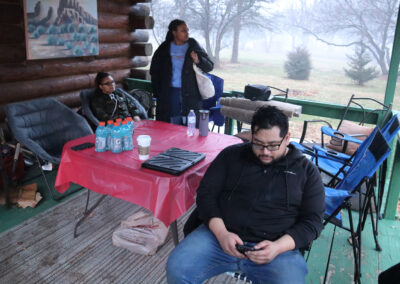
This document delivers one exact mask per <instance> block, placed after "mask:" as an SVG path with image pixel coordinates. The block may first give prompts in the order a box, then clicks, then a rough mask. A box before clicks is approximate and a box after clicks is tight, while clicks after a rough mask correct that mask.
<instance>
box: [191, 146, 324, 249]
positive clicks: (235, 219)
mask: <svg viewBox="0 0 400 284" xmlns="http://www.w3.org/2000/svg"><path fill="white" fill-rule="evenodd" d="M197 207H198V211H199V216H200V219H202V220H203V222H204V223H205V224H208V221H209V220H210V219H211V218H212V217H220V218H222V219H223V221H224V223H225V226H226V227H227V229H228V231H230V232H233V233H236V234H238V235H239V237H240V238H241V239H242V240H243V241H249V242H260V241H262V240H270V241H274V240H276V239H278V238H279V237H281V236H282V235H284V234H289V235H290V236H291V237H292V238H293V239H294V241H295V244H296V248H302V247H305V246H307V244H309V243H310V242H311V241H312V240H314V239H316V238H317V237H318V235H319V234H320V232H321V230H322V227H323V226H322V220H323V214H324V210H325V191H324V187H323V184H322V181H321V176H320V173H319V172H318V169H317V168H316V167H315V166H314V164H312V162H310V161H309V160H308V159H307V158H305V157H304V156H303V155H302V154H301V152H299V151H298V150H297V149H295V148H294V147H292V146H289V152H288V154H287V155H286V156H285V157H283V158H282V159H280V160H278V161H276V162H274V163H273V164H271V165H268V166H266V165H264V164H262V163H261V162H260V161H259V159H258V158H257V157H256V156H255V155H254V153H253V151H252V149H251V146H250V144H238V145H233V146H230V147H228V148H226V149H224V150H223V151H222V152H221V153H220V154H219V155H218V156H217V158H216V159H215V160H214V161H213V163H212V164H211V165H210V167H209V168H208V170H207V172H206V174H205V176H204V178H203V180H202V181H201V183H200V186H199V188H198V190H197Z"/></svg>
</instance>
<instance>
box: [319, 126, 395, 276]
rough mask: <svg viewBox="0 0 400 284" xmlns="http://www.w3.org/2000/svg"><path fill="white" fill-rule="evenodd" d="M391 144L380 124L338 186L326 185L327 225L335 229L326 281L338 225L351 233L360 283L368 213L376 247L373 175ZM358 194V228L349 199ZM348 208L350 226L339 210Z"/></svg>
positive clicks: (355, 270) (355, 274) (355, 267)
mask: <svg viewBox="0 0 400 284" xmlns="http://www.w3.org/2000/svg"><path fill="white" fill-rule="evenodd" d="M389 153H390V147H389V144H388V143H387V141H386V139H385V137H384V136H383V135H382V133H381V131H380V130H379V128H378V127H376V128H375V129H374V130H373V132H372V133H371V135H369V136H368V137H367V139H366V140H365V141H364V143H363V144H362V145H361V146H360V147H359V148H358V149H357V151H356V153H355V155H354V158H353V161H352V164H351V166H350V167H349V169H348V170H347V172H346V173H345V174H344V176H343V179H342V180H341V181H340V182H339V184H338V185H337V186H336V187H335V188H330V187H325V204H326V209H325V217H324V220H325V221H324V226H325V225H326V224H327V223H332V224H333V225H334V226H335V227H334V232H333V236H332V241H331V245H330V250H329V256H328V261H327V265H326V270H325V277H324V283H325V281H326V276H327V272H328V267H329V262H330V256H331V253H332V247H333V242H334V236H335V231H336V227H340V228H343V229H345V230H347V231H349V232H350V234H351V240H352V245H353V254H354V282H355V283H361V282H360V278H361V232H362V229H363V227H364V224H365V220H366V216H367V215H368V212H369V213H370V214H369V215H370V216H371V223H372V227H373V230H374V239H375V243H376V245H377V246H379V244H378V240H377V236H376V230H375V229H376V228H375V226H374V224H375V222H374V220H373V219H374V217H373V214H372V212H371V210H370V209H371V202H372V193H373V191H374V184H375V183H374V181H373V177H374V175H375V172H376V171H377V169H378V168H379V167H380V166H381V165H382V163H383V162H384V161H385V160H386V159H387V157H388V155H389ZM362 185H365V186H366V193H365V198H364V201H363V202H362V201H361V186H362ZM356 192H358V193H359V202H360V212H359V217H358V224H357V228H356V229H355V226H354V222H353V216H352V212H351V210H350V208H351V202H350V198H351V197H352V196H354V194H355V193H356ZM342 209H347V211H348V215H349V225H350V226H349V227H346V226H344V225H343V222H342V219H341V215H340V211H341V210H342Z"/></svg>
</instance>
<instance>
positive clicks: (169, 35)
mask: <svg viewBox="0 0 400 284" xmlns="http://www.w3.org/2000/svg"><path fill="white" fill-rule="evenodd" d="M184 24H185V25H186V23H185V21H182V20H179V19H175V20H172V21H171V23H169V25H168V32H167V36H166V37H165V41H167V42H171V41H173V40H174V35H173V34H172V32H173V31H175V32H176V30H177V28H178V27H179V26H180V25H184Z"/></svg>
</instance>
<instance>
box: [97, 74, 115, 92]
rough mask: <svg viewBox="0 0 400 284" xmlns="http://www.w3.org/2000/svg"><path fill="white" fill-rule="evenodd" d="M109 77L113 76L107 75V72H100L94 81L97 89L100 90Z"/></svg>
mask: <svg viewBox="0 0 400 284" xmlns="http://www.w3.org/2000/svg"><path fill="white" fill-rule="evenodd" d="M108 76H111V74H110V73H107V72H99V73H97V75H96V78H95V79H94V84H95V85H96V88H97V89H98V88H99V85H100V84H101V83H102V82H103V79H104V78H106V77H108Z"/></svg>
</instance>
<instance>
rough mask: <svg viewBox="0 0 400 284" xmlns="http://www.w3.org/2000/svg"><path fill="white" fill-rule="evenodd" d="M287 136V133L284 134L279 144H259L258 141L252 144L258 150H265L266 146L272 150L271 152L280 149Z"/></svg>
mask: <svg viewBox="0 0 400 284" xmlns="http://www.w3.org/2000/svg"><path fill="white" fill-rule="evenodd" d="M285 137H286V135H284V136H283V139H282V140H281V143H279V144H272V145H263V144H257V143H254V142H251V146H252V147H253V149H254V150H256V151H264V148H267V150H268V151H271V152H273V151H278V150H279V148H280V147H281V145H282V143H283V140H285Z"/></svg>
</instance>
